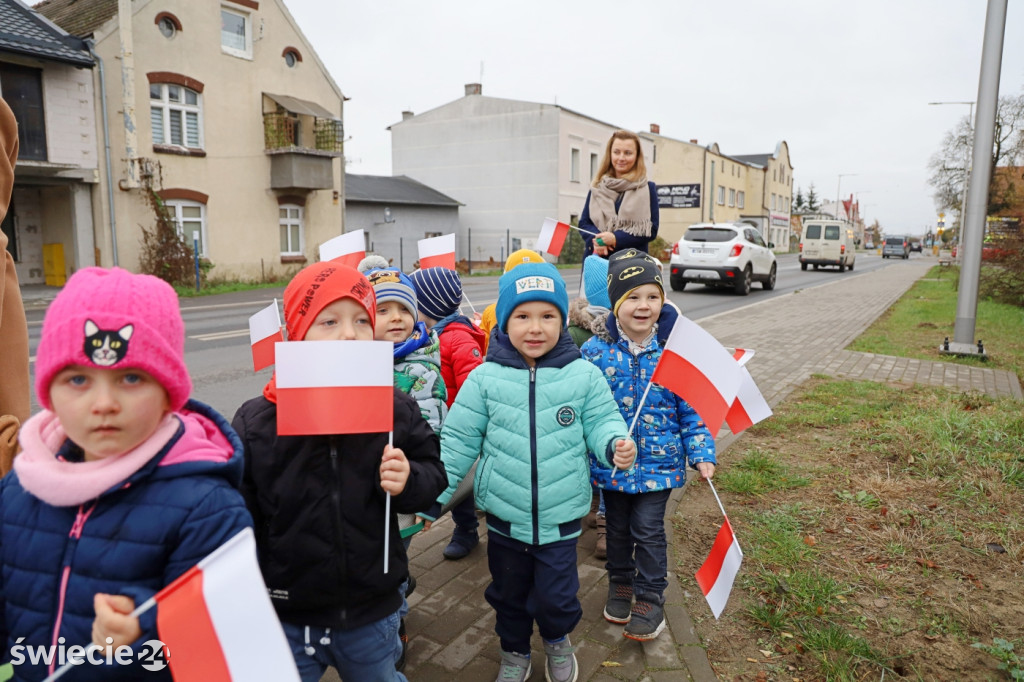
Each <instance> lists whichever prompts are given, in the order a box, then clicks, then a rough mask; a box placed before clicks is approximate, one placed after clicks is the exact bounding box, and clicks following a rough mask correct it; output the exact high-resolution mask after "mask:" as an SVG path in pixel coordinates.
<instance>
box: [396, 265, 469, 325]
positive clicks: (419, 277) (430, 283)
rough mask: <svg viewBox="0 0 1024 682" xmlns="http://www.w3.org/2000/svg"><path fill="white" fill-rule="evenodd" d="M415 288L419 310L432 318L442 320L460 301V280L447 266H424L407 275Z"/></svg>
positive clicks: (451, 312)
mask: <svg viewBox="0 0 1024 682" xmlns="http://www.w3.org/2000/svg"><path fill="white" fill-rule="evenodd" d="M409 279H411V280H412V285H413V287H414V288H415V289H416V303H417V305H418V306H419V309H420V312H421V313H423V314H424V315H426V316H427V317H429V318H431V319H434V320H443V319H444V318H446V317H448V316H449V315H452V314H453V313H455V312H456V311H457V310H458V309H459V305H460V304H461V303H462V280H461V279H459V274H458V273H457V272H455V271H454V270H449V269H448V268H426V269H423V270H417V271H416V272H414V273H412V274H411V275H409Z"/></svg>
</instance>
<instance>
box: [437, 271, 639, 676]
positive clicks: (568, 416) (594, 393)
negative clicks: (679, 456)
mask: <svg viewBox="0 0 1024 682" xmlns="http://www.w3.org/2000/svg"><path fill="white" fill-rule="evenodd" d="M568 307H569V298H568V296H567V295H566V291H565V282H563V281H562V277H561V275H559V274H558V270H557V269H556V268H555V267H554V266H553V265H550V264H548V263H526V264H523V265H520V266H518V267H517V268H515V269H514V270H511V271H509V272H507V273H505V274H504V275H502V277H501V279H500V280H499V282H498V305H497V308H496V311H495V312H496V316H497V324H498V326H497V327H496V329H495V331H494V335H493V336H492V338H491V343H490V345H489V346H488V351H487V361H486V362H485V363H484V364H483V365H481V366H480V367H478V368H476V369H475V370H473V372H472V373H470V375H469V378H468V379H467V380H466V382H465V384H463V386H462V389H461V390H460V391H459V395H458V397H457V398H456V399H455V403H454V404H453V405H452V408H451V411H450V412H449V413H448V419H447V421H446V422H445V425H444V429H443V431H442V434H441V458H442V460H443V461H444V464H445V469H446V471H447V472H448V488H447V490H445V492H444V493H442V495H441V497H440V498H439V499H438V503H439V504H444V503H445V502H447V501H448V499H449V498H451V496H452V494H453V493H454V491H455V488H456V487H457V486H458V484H459V482H460V481H461V480H462V478H463V477H465V476H466V474H467V473H468V472H469V469H470V467H471V466H472V465H473V462H474V461H476V459H477V458H478V457H479V458H480V463H479V464H478V465H477V470H476V478H475V480H474V490H475V493H476V503H477V506H479V507H480V508H481V509H483V510H484V511H486V512H487V528H488V531H489V535H488V543H487V559H488V565H489V567H490V570H491V579H492V581H491V584H490V586H488V588H487V591H486V593H485V596H486V598H487V601H488V603H490V605H491V606H492V607H493V608H494V610H495V613H496V615H497V624H496V626H495V631H496V632H497V634H498V637H499V639H500V640H501V668H500V670H499V674H498V679H499V680H506V681H511V680H518V681H520V682H521V681H522V680H525V679H527V678H528V677H529V676H530V673H531V672H532V664H531V661H530V637H531V636H532V634H533V623H534V621H536V623H537V626H538V629H539V630H540V635H541V637H542V638H543V640H544V651H545V653H546V655H547V660H546V673H547V679H548V680H554V681H556V682H568V681H570V680H575V679H576V678H577V675H578V671H577V666H576V657H575V655H574V654H573V651H574V648H573V646H572V644H571V642H570V641H569V636H568V635H569V633H570V632H571V631H572V630H573V628H575V627H576V624H577V623H578V622H579V620H580V617H581V616H582V614H583V611H582V608H581V607H580V603H579V600H578V599H577V597H576V593H577V592H578V591H579V575H578V573H577V570H576V541H577V538H578V537H579V535H580V530H581V519H582V517H583V516H584V515H585V514H586V513H587V511H588V510H589V509H590V499H591V487H590V480H589V472H588V465H587V456H586V452H587V450H588V449H589V450H590V451H592V452H596V453H600V456H599V457H596V458H595V459H594V464H595V466H599V467H605V468H610V467H613V466H614V467H618V468H619V469H623V470H624V469H627V468H628V467H629V466H630V465H631V463H632V462H633V458H634V456H635V454H636V446H635V445H634V443H633V442H632V441H631V440H629V438H627V437H626V425H625V423H624V422H623V420H622V417H620V416H619V413H618V410H617V409H616V407H615V402H614V401H613V400H612V396H611V393H610V391H609V390H608V387H607V384H606V383H605V382H604V381H603V380H602V378H601V375H600V372H599V371H598V370H597V368H596V367H594V366H593V365H590V364H589V363H586V362H583V361H582V359H581V358H580V354H579V351H578V350H577V348H576V346H575V344H573V341H572V338H571V337H570V336H569V333H568V332H567V331H566V329H565V324H566V316H567V311H568ZM432 516H433V517H434V518H436V514H433V515H432Z"/></svg>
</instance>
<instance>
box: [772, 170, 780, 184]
mask: <svg viewBox="0 0 1024 682" xmlns="http://www.w3.org/2000/svg"><path fill="white" fill-rule="evenodd" d="M778 172H779V169H778V168H772V182H777V181H778V179H779V178H778Z"/></svg>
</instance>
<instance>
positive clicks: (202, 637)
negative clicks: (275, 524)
mask: <svg viewBox="0 0 1024 682" xmlns="http://www.w3.org/2000/svg"><path fill="white" fill-rule="evenodd" d="M155 600H156V604H157V612H156V626H157V632H159V634H160V640H161V641H162V642H163V643H164V644H166V645H167V649H166V653H167V662H168V664H169V665H170V667H171V674H172V675H173V676H174V679H175V680H203V681H204V682H242V681H243V680H294V681H295V682H298V680H299V673H298V671H297V670H296V669H295V659H294V658H293V656H292V652H291V648H290V647H289V646H288V640H287V639H286V638H285V635H284V631H283V630H282V629H281V623H280V621H279V620H278V617H277V614H276V613H275V612H274V607H273V606H272V605H271V603H270V597H269V596H268V595H267V587H266V585H265V584H264V582H263V576H262V575H261V574H260V567H259V564H258V563H257V560H256V539H255V537H254V536H253V532H252V528H246V529H245V530H243V531H242V532H240V533H239V534H238V535H236V536H235V537H233V538H231V539H230V540H228V541H227V542H225V543H224V544H223V545H221V546H220V547H219V548H218V549H217V550H215V551H214V552H213V553H212V554H210V555H209V556H207V557H206V558H205V559H203V560H202V561H200V562H199V563H198V564H197V565H196V566H194V567H193V568H191V569H190V570H188V571H187V572H185V573H184V574H183V575H182V576H181V577H179V578H178V579H177V580H175V581H174V582H173V583H171V584H170V585H168V586H167V587H165V588H164V589H162V590H160V592H158V593H157V594H156V596H155Z"/></svg>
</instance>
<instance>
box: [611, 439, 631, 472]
mask: <svg viewBox="0 0 1024 682" xmlns="http://www.w3.org/2000/svg"><path fill="white" fill-rule="evenodd" d="M635 459H636V443H634V442H633V440H632V439H631V438H620V439H619V440H617V441H616V442H615V454H614V455H613V456H612V462H614V464H615V467H616V468H617V469H622V470H623V471H625V470H626V469H629V468H630V467H631V466H633V460H635Z"/></svg>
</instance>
